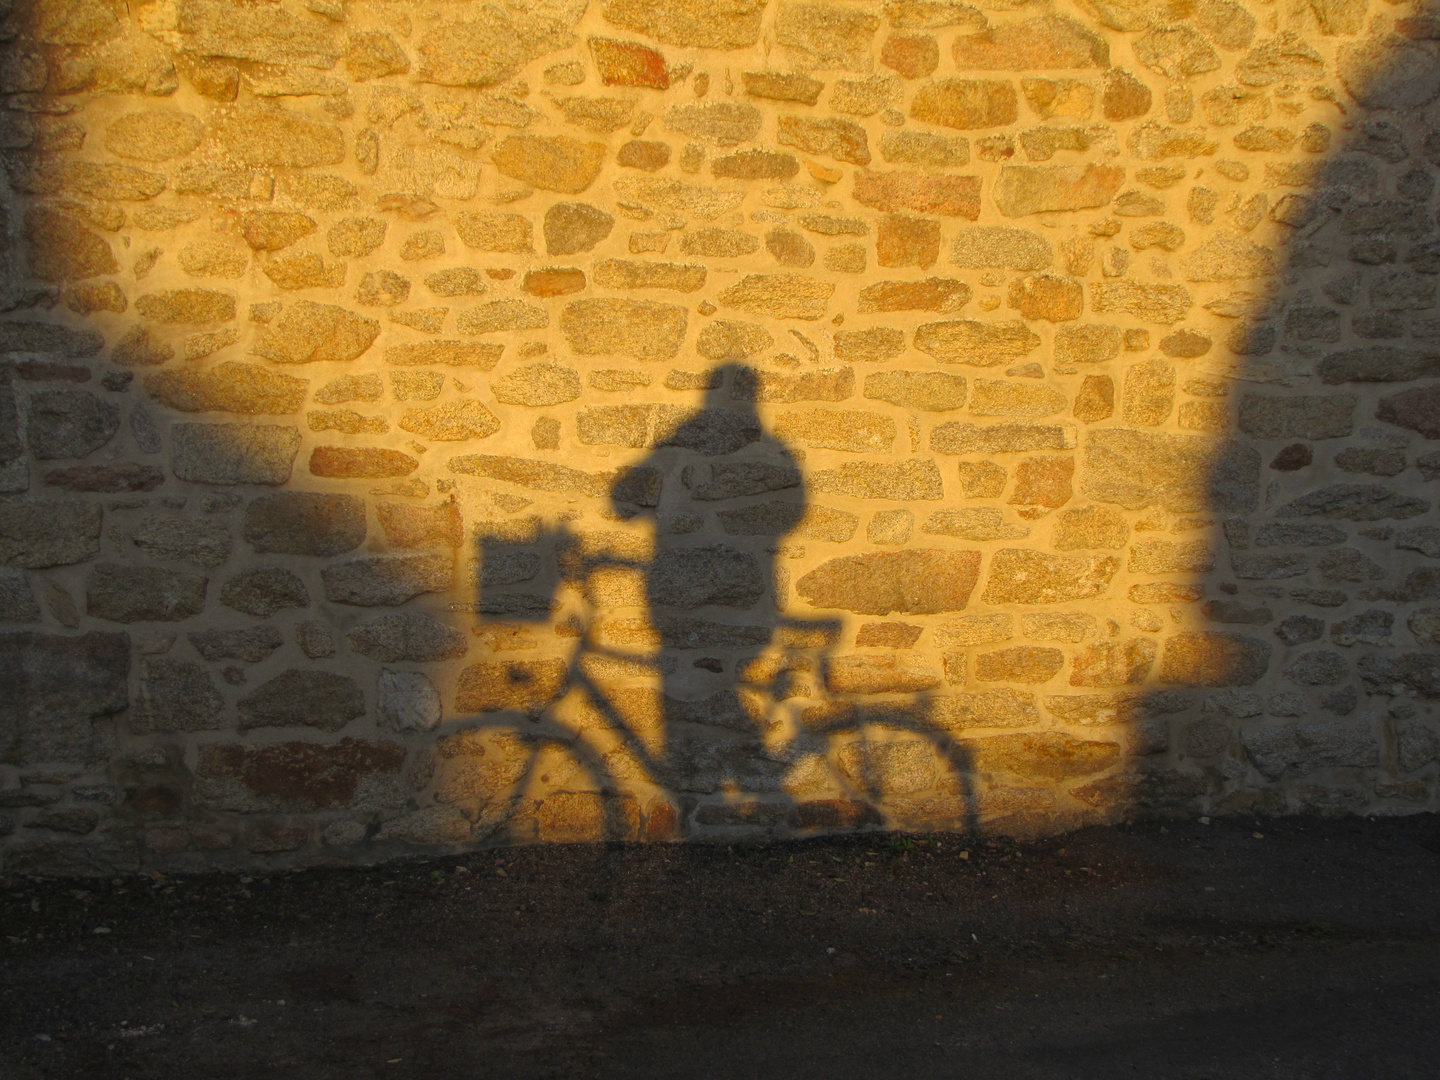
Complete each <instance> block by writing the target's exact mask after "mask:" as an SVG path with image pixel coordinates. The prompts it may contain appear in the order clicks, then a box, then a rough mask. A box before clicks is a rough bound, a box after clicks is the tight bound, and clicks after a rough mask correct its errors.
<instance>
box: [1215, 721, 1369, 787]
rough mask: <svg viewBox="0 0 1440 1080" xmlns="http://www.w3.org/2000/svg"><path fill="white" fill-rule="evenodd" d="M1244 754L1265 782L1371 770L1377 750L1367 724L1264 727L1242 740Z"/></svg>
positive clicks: (1345, 723)
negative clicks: (1326, 770)
mask: <svg viewBox="0 0 1440 1080" xmlns="http://www.w3.org/2000/svg"><path fill="white" fill-rule="evenodd" d="M1243 741H1244V745H1245V752H1246V753H1247V754H1248V755H1249V756H1250V760H1251V761H1253V762H1254V763H1255V767H1256V768H1257V769H1258V770H1259V771H1260V774H1261V775H1262V776H1264V777H1266V779H1269V780H1278V779H1280V778H1281V777H1282V776H1286V775H1291V776H1303V775H1305V774H1306V773H1311V772H1314V771H1315V770H1317V769H1323V768H1335V767H1338V768H1362V769H1363V768H1373V767H1374V766H1376V765H1378V764H1379V763H1380V747H1379V742H1378V740H1377V739H1376V737H1375V733H1374V732H1373V731H1372V730H1371V728H1370V723H1369V721H1368V720H1359V721H1350V720H1345V721H1339V720H1335V721H1310V722H1301V723H1298V724H1285V725H1281V726H1266V727H1261V728H1257V729H1255V730H1253V731H1248V732H1246V733H1245V735H1244V737H1243Z"/></svg>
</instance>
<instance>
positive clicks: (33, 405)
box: [25, 390, 120, 461]
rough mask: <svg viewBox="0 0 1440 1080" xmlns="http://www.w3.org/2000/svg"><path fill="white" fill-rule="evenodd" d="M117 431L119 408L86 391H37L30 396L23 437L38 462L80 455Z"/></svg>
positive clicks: (96, 447)
mask: <svg viewBox="0 0 1440 1080" xmlns="http://www.w3.org/2000/svg"><path fill="white" fill-rule="evenodd" d="M119 430H120V407H119V406H118V405H115V404H112V403H111V402H108V401H104V400H102V399H101V398H99V397H96V396H95V395H94V394H92V393H90V392H89V391H88V390H41V391H40V392H39V393H36V394H32V395H31V397H30V411H29V415H28V418H27V421H26V429H25V438H26V442H27V443H28V444H29V447H30V453H31V454H33V455H34V456H35V457H36V458H38V459H39V460H41V461H51V460H54V459H56V458H81V457H85V456H86V455H87V454H90V453H93V452H94V451H96V450H99V449H100V448H101V447H102V446H104V445H105V444H106V443H108V442H109V441H110V440H111V439H112V438H113V437H114V435H115V432H117V431H119Z"/></svg>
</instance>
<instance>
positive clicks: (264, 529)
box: [245, 491, 365, 556]
mask: <svg viewBox="0 0 1440 1080" xmlns="http://www.w3.org/2000/svg"><path fill="white" fill-rule="evenodd" d="M245 539H246V541H247V542H248V543H249V544H250V545H251V547H253V548H254V549H255V550H256V551H261V552H271V553H278V554H285V555H320V556H329V555H343V554H345V553H346V552H347V551H354V550H355V549H356V548H357V547H359V546H360V544H361V543H362V542H363V541H364V539H365V503H364V501H363V500H361V499H358V498H356V497H355V496H353V495H322V494H319V493H309V492H300V491H284V492H276V493H275V494H273V495H262V496H261V497H260V498H258V499H255V500H254V501H252V502H251V503H250V504H249V505H248V506H247V507H246V508H245Z"/></svg>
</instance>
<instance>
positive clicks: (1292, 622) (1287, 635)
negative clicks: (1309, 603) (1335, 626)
mask: <svg viewBox="0 0 1440 1080" xmlns="http://www.w3.org/2000/svg"><path fill="white" fill-rule="evenodd" d="M1324 633H1325V621H1324V620H1323V619H1317V618H1315V617H1314V616H1313V615H1291V616H1290V617H1289V618H1287V619H1282V620H1281V621H1280V624H1279V625H1278V626H1276V627H1275V636H1276V637H1277V638H1279V639H1280V640H1281V641H1283V642H1284V643H1285V644H1286V645H1304V644H1305V643H1306V642H1307V641H1319V640H1320V638H1321V636H1322V635H1323V634H1324Z"/></svg>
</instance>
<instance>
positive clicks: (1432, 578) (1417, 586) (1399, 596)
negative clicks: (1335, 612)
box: [1340, 566, 1440, 604]
mask: <svg viewBox="0 0 1440 1080" xmlns="http://www.w3.org/2000/svg"><path fill="white" fill-rule="evenodd" d="M1340 595H1344V594H1343V593H1342V594H1340ZM1360 599H1362V600H1394V601H1395V602H1397V603H1401V604H1409V603H1412V602H1414V601H1416V600H1440V567H1434V566H1422V567H1419V568H1418V569H1415V570H1411V571H1410V573H1408V574H1406V575H1405V580H1404V581H1402V582H1401V583H1400V584H1399V585H1397V586H1396V587H1395V588H1393V589H1367V590H1365V591H1364V592H1362V593H1361V594H1360Z"/></svg>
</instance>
